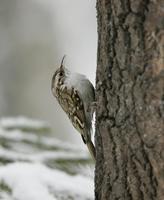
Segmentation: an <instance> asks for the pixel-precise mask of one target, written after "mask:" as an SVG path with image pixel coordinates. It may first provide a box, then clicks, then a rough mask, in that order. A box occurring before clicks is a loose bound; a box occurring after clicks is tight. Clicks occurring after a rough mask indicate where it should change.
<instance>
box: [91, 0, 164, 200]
mask: <svg viewBox="0 0 164 200" xmlns="http://www.w3.org/2000/svg"><path fill="white" fill-rule="evenodd" d="M97 20H98V54H97V56H98V58H97V75H96V98H97V111H96V135H95V143H96V151H97V161H96V170H95V199H96V200H102V199H103V200H105V199H108V200H116V199H117V200H118V199H119V200H123V199H125V200H155V199H158V200H163V199H164V49H163V47H164V1H163V0H97Z"/></svg>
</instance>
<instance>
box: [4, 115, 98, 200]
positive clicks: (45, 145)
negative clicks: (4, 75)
mask: <svg viewBox="0 0 164 200" xmlns="http://www.w3.org/2000/svg"><path fill="white" fill-rule="evenodd" d="M93 173H94V167H93V161H92V160H91V158H90V156H89V155H88V153H87V152H86V151H83V150H82V149H79V147H77V146H73V145H70V144H69V143H67V142H61V141H60V140H57V139H54V136H53V134H52V133H51V131H50V127H49V125H48V124H47V123H45V122H41V121H36V120H34V119H28V118H24V117H18V118H3V119H1V120H0V199H1V200H45V199H46V200H56V199H57V200H69V199H71V200H72V199H78V200H86V199H87V200H90V199H93V196H94V184H93Z"/></svg>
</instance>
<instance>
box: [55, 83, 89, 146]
mask: <svg viewBox="0 0 164 200" xmlns="http://www.w3.org/2000/svg"><path fill="white" fill-rule="evenodd" d="M58 101H59V104H60V105H61V107H62V108H63V110H64V111H65V112H66V114H67V115H68V117H69V119H70V120H71V122H72V124H73V126H74V127H75V128H76V129H77V130H78V131H79V132H80V133H81V136H82V139H83V141H84V143H86V142H87V140H88V136H89V135H88V131H90V130H88V127H87V123H86V116H85V109H84V105H83V101H82V99H81V97H80V94H79V92H78V91H77V90H76V89H75V88H74V87H69V88H67V87H66V86H65V87H63V88H62V89H61V90H60V93H59V96H58Z"/></svg>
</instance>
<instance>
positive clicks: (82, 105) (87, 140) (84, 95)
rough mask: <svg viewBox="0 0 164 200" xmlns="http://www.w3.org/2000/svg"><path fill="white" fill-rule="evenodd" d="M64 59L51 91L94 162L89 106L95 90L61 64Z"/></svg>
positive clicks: (87, 82)
mask: <svg viewBox="0 0 164 200" xmlns="http://www.w3.org/2000/svg"><path fill="white" fill-rule="evenodd" d="M64 59H65V55H64V56H63V58H62V61H61V64H60V67H59V68H58V69H57V70H56V71H55V72H54V74H53V76H52V81H51V91H52V94H53V96H54V97H55V98H56V99H57V101H58V103H59V104H60V106H61V107H62V109H63V110H64V112H65V113H66V114H67V116H68V118H69V119H70V121H71V122H72V125H73V126H74V128H75V129H76V130H77V131H78V132H79V133H80V134H81V137H82V140H83V142H84V144H85V145H87V147H88V150H89V152H90V154H91V156H92V158H93V159H94V160H96V150H95V146H94V144H93V142H92V139H91V135H92V120H93V113H94V112H93V110H92V109H91V106H92V103H93V102H95V89H94V87H93V85H92V83H91V82H90V81H89V79H88V78H86V76H85V75H83V74H79V73H76V72H71V71H70V70H68V69H67V68H66V67H65V66H64V64H63V62H64Z"/></svg>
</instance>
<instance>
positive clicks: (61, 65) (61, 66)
mask: <svg viewBox="0 0 164 200" xmlns="http://www.w3.org/2000/svg"><path fill="white" fill-rule="evenodd" d="M65 57H66V55H64V56H63V58H62V61H61V64H60V69H62V68H63V62H64V59H65Z"/></svg>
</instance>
